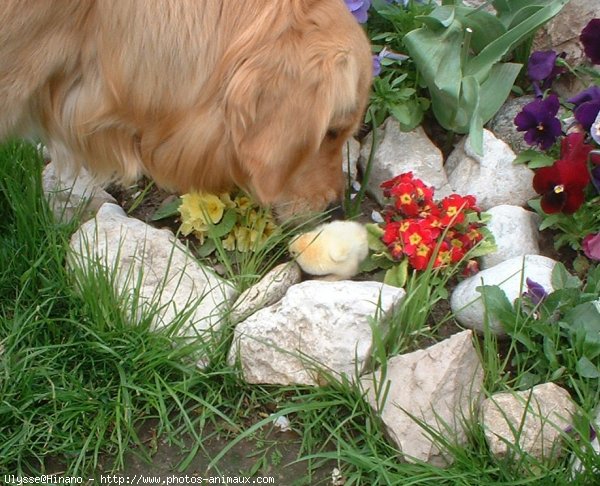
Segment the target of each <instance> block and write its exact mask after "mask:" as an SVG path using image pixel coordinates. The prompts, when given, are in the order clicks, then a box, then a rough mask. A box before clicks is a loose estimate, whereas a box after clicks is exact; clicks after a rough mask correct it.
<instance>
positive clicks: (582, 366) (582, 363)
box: [576, 356, 600, 378]
mask: <svg viewBox="0 0 600 486" xmlns="http://www.w3.org/2000/svg"><path fill="white" fill-rule="evenodd" d="M576 370H577V373H578V374H579V375H580V376H581V377H582V378H600V370H598V367H597V366H596V365H595V364H594V363H592V362H591V361H590V360H589V359H588V358H586V357H585V356H582V357H581V358H579V361H577V367H576Z"/></svg>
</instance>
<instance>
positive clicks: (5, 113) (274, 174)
mask: <svg viewBox="0 0 600 486" xmlns="http://www.w3.org/2000/svg"><path fill="white" fill-rule="evenodd" d="M371 70H372V68H371V54H370V47H369V43H368V40H367V38H366V36H365V35H364V33H363V31H362V29H361V27H360V26H359V25H358V24H357V23H356V21H355V20H354V18H353V17H352V15H351V14H350V13H349V12H348V11H347V8H346V6H345V5H344V2H343V1H342V0H1V2H0V110H1V111H0V138H5V137H7V136H9V135H19V136H34V137H38V138H39V139H41V140H42V141H43V142H44V143H46V144H47V147H48V150H49V153H50V156H51V158H52V159H53V160H54V161H56V162H57V163H59V164H60V165H66V164H70V165H74V166H76V167H78V166H82V165H83V166H85V167H87V168H88V169H89V170H90V171H91V172H92V173H93V174H95V175H97V176H98V177H100V178H102V179H103V180H118V181H122V182H130V181H132V180H135V179H137V178H138V177H139V176H140V175H141V174H145V175H148V176H149V177H151V178H152V179H154V180H155V181H156V182H157V183H158V184H159V185H160V186H162V187H164V188H167V189H170V190H173V191H176V192H180V193H183V192H188V191H190V190H204V191H209V192H220V191H227V190H230V189H232V188H233V187H234V186H238V187H240V188H242V189H244V190H246V191H248V192H250V193H251V194H252V195H254V197H256V198H257V200H258V201H260V202H261V203H262V204H264V205H273V206H274V208H275V209H276V212H277V214H278V216H279V217H280V218H281V219H283V220H286V219H289V218H290V217H291V216H293V215H295V214H297V213H300V212H303V211H306V210H310V211H313V210H314V211H320V210H323V209H324V208H325V207H326V206H327V205H328V204H330V203H333V202H335V201H337V200H339V198H340V196H341V195H342V192H343V187H344V184H343V182H344V181H343V175H342V148H343V146H344V142H345V140H346V139H347V138H348V137H349V136H350V135H351V134H352V133H353V132H354V131H355V130H356V129H357V127H358V125H359V123H360V120H361V117H362V114H363V112H364V109H365V106H366V103H367V100H368V92H369V87H370V83H371Z"/></svg>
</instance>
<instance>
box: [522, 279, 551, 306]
mask: <svg viewBox="0 0 600 486" xmlns="http://www.w3.org/2000/svg"><path fill="white" fill-rule="evenodd" d="M525 283H526V284H527V292H524V293H523V295H524V296H527V297H529V299H530V300H531V303H532V304H533V305H538V304H539V303H540V302H542V301H543V300H544V299H545V298H546V297H548V292H546V289H545V288H544V287H542V286H541V285H540V284H539V283H537V282H534V281H533V280H531V279H530V278H529V277H527V278H526V279H525Z"/></svg>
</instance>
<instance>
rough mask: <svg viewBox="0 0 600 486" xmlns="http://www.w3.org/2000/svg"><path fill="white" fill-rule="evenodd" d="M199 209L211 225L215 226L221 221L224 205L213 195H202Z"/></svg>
mask: <svg viewBox="0 0 600 486" xmlns="http://www.w3.org/2000/svg"><path fill="white" fill-rule="evenodd" d="M200 207H201V210H202V211H203V212H204V213H205V214H206V216H208V219H209V220H210V221H211V222H212V223H213V224H217V223H218V222H219V221H221V218H222V217H223V211H224V210H225V204H224V203H223V201H221V199H219V197H218V196H215V195H214V194H202V198H201V200H200Z"/></svg>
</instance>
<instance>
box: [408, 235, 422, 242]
mask: <svg viewBox="0 0 600 486" xmlns="http://www.w3.org/2000/svg"><path fill="white" fill-rule="evenodd" d="M408 241H409V242H410V244H411V245H418V244H419V243H420V242H421V235H419V234H418V233H413V234H412V235H410V236H409V237H408Z"/></svg>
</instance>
